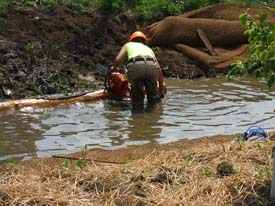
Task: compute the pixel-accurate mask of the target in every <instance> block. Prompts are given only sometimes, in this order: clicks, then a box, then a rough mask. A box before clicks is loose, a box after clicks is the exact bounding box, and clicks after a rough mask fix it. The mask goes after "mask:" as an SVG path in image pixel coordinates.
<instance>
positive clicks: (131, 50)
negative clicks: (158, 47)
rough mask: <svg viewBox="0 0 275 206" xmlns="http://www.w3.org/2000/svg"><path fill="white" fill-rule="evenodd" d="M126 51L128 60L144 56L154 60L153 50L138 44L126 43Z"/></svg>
mask: <svg viewBox="0 0 275 206" xmlns="http://www.w3.org/2000/svg"><path fill="white" fill-rule="evenodd" d="M126 51H127V56H128V60H130V59H132V58H134V57H137V56H143V57H144V56H146V57H152V58H155V54H154V52H153V50H152V49H151V48H150V47H148V46H146V45H144V44H142V43H139V42H128V43H126Z"/></svg>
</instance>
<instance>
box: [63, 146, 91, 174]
mask: <svg viewBox="0 0 275 206" xmlns="http://www.w3.org/2000/svg"><path fill="white" fill-rule="evenodd" d="M87 152H88V145H86V144H85V145H84V146H83V148H82V156H81V158H80V159H78V160H76V162H75V166H76V167H77V168H79V169H81V170H82V169H84V168H85V167H86V166H87V160H86V157H87ZM62 165H63V167H65V168H67V169H70V168H72V163H71V160H69V159H64V161H63V163H62Z"/></svg>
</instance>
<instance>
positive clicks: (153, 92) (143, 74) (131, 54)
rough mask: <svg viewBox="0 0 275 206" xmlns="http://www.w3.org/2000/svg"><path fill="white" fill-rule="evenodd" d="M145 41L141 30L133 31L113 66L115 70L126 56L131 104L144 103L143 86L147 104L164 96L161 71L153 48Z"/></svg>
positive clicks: (145, 38)
mask: <svg viewBox="0 0 275 206" xmlns="http://www.w3.org/2000/svg"><path fill="white" fill-rule="evenodd" d="M146 41H147V37H146V36H145V35H144V34H143V33H142V32H139V31H137V32H134V33H133V34H132V35H131V37H130V41H129V42H128V43H126V44H125V45H124V46H123V47H122V48H121V50H120V52H119V53H118V55H117V57H116V59H115V64H114V67H113V69H114V70H115V71H117V70H118V66H119V65H120V63H121V62H122V61H123V60H124V59H126V58H127V60H128V63H127V70H128V73H127V76H128V79H129V82H130V84H131V98H132V104H133V105H141V104H143V103H144V96H145V94H144V88H145V92H146V95H147V101H148V103H149V104H151V103H156V102H158V101H159V99H160V97H163V96H164V88H163V75H162V71H161V68H160V66H159V64H158V62H157V59H156V57H155V54H154V52H153V50H152V49H151V48H150V47H148V46H147V45H145V44H144V43H145V42H146ZM158 81H159V87H160V88H158Z"/></svg>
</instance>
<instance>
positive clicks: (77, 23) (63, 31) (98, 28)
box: [0, 6, 214, 99]
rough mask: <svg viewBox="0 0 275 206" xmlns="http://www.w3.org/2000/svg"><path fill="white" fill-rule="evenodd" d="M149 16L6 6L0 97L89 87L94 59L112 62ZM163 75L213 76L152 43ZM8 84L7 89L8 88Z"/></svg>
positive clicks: (0, 29)
mask: <svg viewBox="0 0 275 206" xmlns="http://www.w3.org/2000/svg"><path fill="white" fill-rule="evenodd" d="M152 21H153V20H150V19H145V18H144V17H142V16H133V15H132V14H127V13H126V14H120V15H118V16H111V15H110V14H106V13H104V12H100V11H95V12H92V13H77V12H75V11H73V10H71V9H69V8H67V7H63V6H58V7H55V8H53V9H50V10H46V9H45V10H43V9H38V8H37V9H34V8H32V7H17V8H11V9H10V10H9V11H8V15H7V16H2V17H0V55H1V59H0V84H1V85H0V99H7V98H22V97H29V96H37V95H43V94H55V93H66V92H72V91H81V90H94V89H95V88H97V87H98V86H99V85H102V81H101V80H102V78H101V77H99V75H98V74H97V72H96V69H95V64H96V63H98V62H99V63H101V64H103V65H106V66H111V65H112V64H113V60H114V58H115V55H116V54H117V52H118V50H119V48H120V46H121V45H122V44H124V43H125V42H126V41H127V40H128V37H129V34H130V33H131V32H133V31H135V30H136V29H143V28H144V27H145V26H148V25H149V24H151V23H152ZM154 50H155V51H156V54H157V56H158V59H159V61H160V63H161V65H162V66H163V67H166V68H168V69H167V70H166V71H165V72H164V74H165V76H166V77H171V76H172V77H179V78H196V77H201V76H213V75H214V74H213V73H212V71H209V72H208V71H207V72H205V71H203V70H202V69H201V68H200V67H198V66H197V65H196V63H195V62H193V61H192V60H190V59H188V58H186V57H185V56H184V55H183V54H181V53H179V52H176V51H172V50H167V49H164V50H163V49H160V48H157V47H155V48H154ZM9 90H11V92H12V94H9Z"/></svg>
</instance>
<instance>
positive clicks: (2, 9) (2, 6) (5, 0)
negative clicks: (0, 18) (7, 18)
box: [0, 0, 10, 15]
mask: <svg viewBox="0 0 275 206" xmlns="http://www.w3.org/2000/svg"><path fill="white" fill-rule="evenodd" d="M9 3H10V1H9V0H1V1H0V15H7V11H8V6H9Z"/></svg>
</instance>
